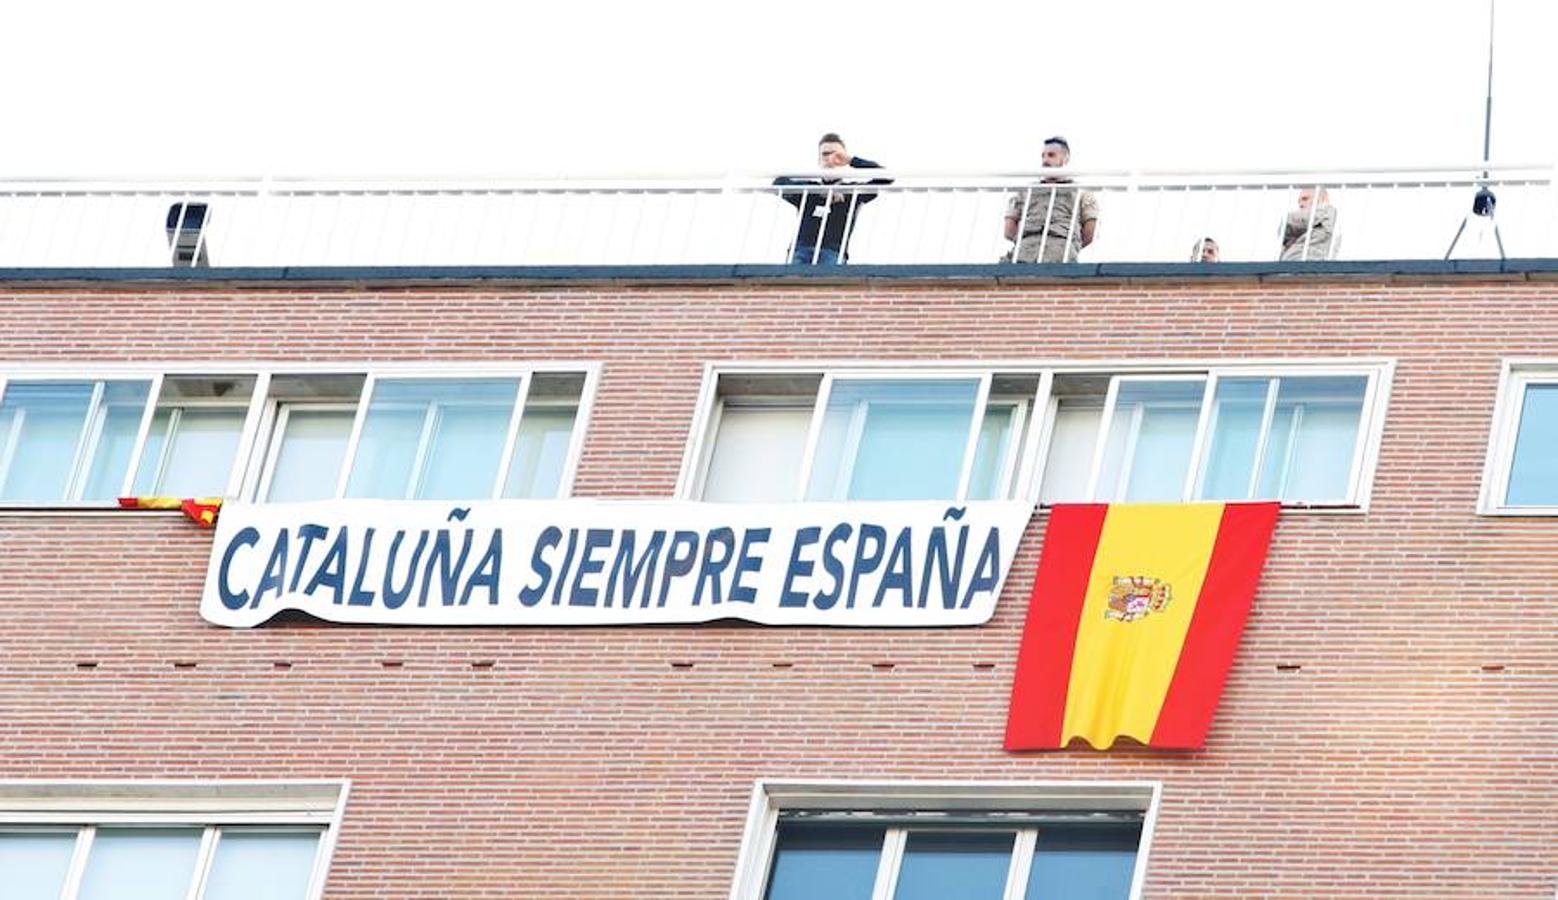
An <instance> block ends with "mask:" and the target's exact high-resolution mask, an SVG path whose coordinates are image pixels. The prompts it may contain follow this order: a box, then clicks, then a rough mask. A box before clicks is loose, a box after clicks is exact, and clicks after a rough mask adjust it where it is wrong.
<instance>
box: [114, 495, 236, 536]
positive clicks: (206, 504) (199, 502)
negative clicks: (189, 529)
mask: <svg viewBox="0 0 1558 900" xmlns="http://www.w3.org/2000/svg"><path fill="white" fill-rule="evenodd" d="M119 508H120V509H181V510H183V511H184V515H186V516H189V518H190V520H191V521H193V522H194V523H195V524H196V525H199V526H200V527H201V528H211V527H214V526H215V525H216V516H217V513H219V512H221V510H222V498H221V497H183V498H179V497H120V498H119Z"/></svg>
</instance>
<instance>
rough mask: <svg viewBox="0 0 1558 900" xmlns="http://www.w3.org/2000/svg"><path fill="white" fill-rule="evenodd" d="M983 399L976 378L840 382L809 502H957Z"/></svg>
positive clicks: (826, 414)
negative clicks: (970, 436) (977, 406)
mask: <svg viewBox="0 0 1558 900" xmlns="http://www.w3.org/2000/svg"><path fill="white" fill-rule="evenodd" d="M978 395H979V382H978V381H977V380H976V379H972V378H968V379H951V380H934V381H932V380H903V381H885V380H884V381H855V380H851V381H839V382H835V383H834V385H833V391H832V395H831V396H830V397H829V398H828V406H827V409H826V410H825V411H824V414H823V422H822V431H821V434H820V435H819V437H818V439H817V449H816V457H815V461H814V462H813V465H812V476H811V485H810V487H809V489H808V490H807V494H806V495H807V497H808V498H809V499H812V500H842V499H851V500H943V499H950V498H953V497H955V496H956V495H957V488H958V476H959V475H961V474H962V467H963V454H964V451H965V449H966V447H967V442H968V433H969V428H970V427H972V424H973V418H974V404H975V402H976V401H977V400H978Z"/></svg>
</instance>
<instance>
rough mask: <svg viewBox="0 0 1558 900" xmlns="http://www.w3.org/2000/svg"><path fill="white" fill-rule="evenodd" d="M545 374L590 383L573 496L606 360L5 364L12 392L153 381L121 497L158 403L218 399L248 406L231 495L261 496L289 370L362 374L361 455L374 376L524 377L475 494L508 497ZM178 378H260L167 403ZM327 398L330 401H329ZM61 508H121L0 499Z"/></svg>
mask: <svg viewBox="0 0 1558 900" xmlns="http://www.w3.org/2000/svg"><path fill="white" fill-rule="evenodd" d="M542 374H548V375H550V374H570V375H582V376H583V377H584V387H583V390H582V392H581V394H580V397H579V403H578V413H577V415H576V417H575V420H574V428H573V432H572V435H571V437H570V440H569V445H568V451H567V457H566V460H565V462H564V464H563V472H562V477H561V481H560V484H559V488H558V499H567V498H569V497H572V496H573V487H574V479H575V475H576V474H577V471H578V464H579V457H580V455H581V453H582V451H583V449H584V439H585V432H586V431H587V430H588V428H589V423H590V418H591V412H592V410H593V408H594V403H595V396H596V393H597V391H598V388H599V384H600V374H601V364H600V363H598V362H566V361H565V362H550V361H548V362H542V363H507V362H494V363H458V364H448V363H433V362H429V363H421V362H417V363H396V364H389V365H386V364H384V363H371V362H362V361H352V360H348V361H342V362H327V363H306V364H299V363H274V362H258V363H257V362H193V363H189V362H177V363H99V364H80V363H71V364H64V365H61V364H53V363H17V364H5V365H0V398H3V397H4V396H5V393H4V392H5V388H6V385H7V384H9V383H10V382H12V381H18V382H30V381H79V382H108V381H134V380H140V381H149V382H150V385H149V387H148V393H147V400H146V407H145V409H144V410H143V412H142V415H141V421H140V427H139V431H138V432H137V434H136V439H135V447H134V449H133V450H132V451H131V453H130V459H129V462H128V464H127V466H126V469H125V475H124V480H123V481H122V482H121V485H120V489H119V496H121V497H123V496H129V494H130V492H131V491H132V490H133V488H134V483H135V476H136V473H137V472H138V471H139V469H140V465H141V458H142V456H143V455H144V453H145V449H146V439H147V437H148V435H149V433H150V430H151V423H152V420H153V417H154V416H155V415H156V412H157V410H158V409H159V408H162V407H164V406H168V405H174V406H198V405H218V406H225V407H237V406H243V405H247V413H246V414H245V419H244V424H243V429H242V431H241V432H240V435H239V443H238V450H237V452H236V453H235V454H234V456H233V464H232V468H231V469H230V470H229V472H228V478H227V488H226V491H225V492H224V494H223V496H224V497H226V498H229V499H232V498H243V499H247V500H254V499H255V498H256V497H258V496H260V494H259V493H258V491H259V486H260V483H261V482H262V481H267V482H268V478H269V474H270V473H269V468H268V466H269V465H270V464H271V463H272V462H273V458H272V455H271V452H270V444H271V443H273V439H274V426H275V420H276V415H275V405H276V402H277V401H276V399H275V398H272V397H271V396H270V382H271V380H272V378H273V377H276V376H284V375H285V376H298V375H319V376H329V375H362V376H363V390H362V392H361V393H360V394H359V395H358V396H357V398H356V399H355V400H353V401H350V402H351V404H352V405H354V406H355V407H356V408H357V413H356V415H355V417H354V419H353V423H352V435H351V441H352V443H351V444H350V445H349V446H348V453H349V454H351V455H355V452H356V440H357V436H358V434H359V432H360V428H361V419H362V415H363V410H365V409H366V406H365V404H366V400H367V398H368V397H369V396H370V393H369V388H370V385H371V383H372V382H373V381H374V380H375V379H378V380H384V379H390V378H413V379H424V380H425V379H446V378H447V379H462V378H513V379H517V380H519V381H520V382H521V384H520V391H519V393H518V395H517V397H516V400H515V406H514V413H513V415H512V416H511V418H510V421H509V423H508V433H507V435H506V443H505V446H504V454H503V457H502V459H501V460H500V461H499V463H500V465H499V473H498V475H497V478H496V480H495V484H494V487H493V491H492V493H491V494H490V495H489V497H472V498H470V499H472V500H480V499H491V498H497V497H501V496H502V491H503V487H504V479H505V478H506V476H507V474H508V468H507V467H508V465H509V463H510V462H511V461H512V458H513V457H512V454H513V450H514V446H515V443H516V437H517V434H518V425H519V419H520V417H521V416H522V415H523V411H524V404H525V401H526V395H527V393H528V388H529V385H530V381H531V378H532V377H533V376H535V375H542ZM177 377H213V378H221V377H253V378H254V379H255V384H254V392H253V393H252V394H251V395H250V396H249V398H248V400H247V401H229V400H215V401H207V400H192V401H179V402H177V403H166V404H165V403H163V402H162V388H163V382H164V381H165V379H167V378H177ZM97 393H100V391H99V392H95V394H94V396H96V394H97ZM283 402H289V401H283ZM300 402H307V401H300ZM324 402H326V403H328V402H329V401H324ZM97 417H100V412H99V411H98V410H97V409H96V408H95V407H94V409H93V410H92V411H91V412H90V413H89V420H88V422H87V428H85V429H83V433H82V441H83V442H85V441H87V440H88V439H89V438H92V439H93V440H95V431H94V425H93V421H92V419H93V418H97ZM5 437H6V436H5V435H0V453H4V452H5V445H4V439H5ZM88 463H90V458H89V457H87V458H85V459H84V458H83V457H82V453H81V449H80V448H78V453H77V460H76V461H75V463H74V467H73V470H72V475H71V482H70V490H71V496H72V497H79V496H80V492H81V488H82V485H83V484H84V473H85V472H86V468H85V466H86V465H87V464H88ZM350 471H351V470H350V457H348V459H347V460H345V461H344V463H343V467H342V471H341V472H340V473H337V474H338V479H337V492H336V496H337V497H339V496H341V490H342V488H343V486H344V484H345V479H346V476H347V475H348V474H349V473H350ZM58 509H69V510H73V511H81V512H95V511H103V510H116V511H117V509H118V507H117V504H116V503H115V502H113V501H82V500H79V499H65V500H50V501H38V502H31V501H29V502H21V503H11V502H7V503H0V514H6V515H11V514H31V513H32V512H34V511H48V510H58ZM144 512H146V513H147V514H165V515H175V514H177V511H174V512H171V513H159V512H157V511H144Z"/></svg>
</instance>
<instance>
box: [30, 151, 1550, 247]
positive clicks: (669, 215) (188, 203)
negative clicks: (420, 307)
mask: <svg viewBox="0 0 1558 900" xmlns="http://www.w3.org/2000/svg"><path fill="white" fill-rule="evenodd" d="M831 174H833V175H835V176H838V175H842V177H843V180H842V181H840V182H836V183H830V184H827V185H814V186H809V187H795V186H791V187H776V186H774V184H773V178H772V176H768V175H764V176H754V175H723V176H712V177H689V178H664V177H652V176H645V177H635V178H612V179H567V180H538V179H531V180H523V179H520V180H516V179H478V180H442V181H440V180H427V179H392V180H386V179H372V180H369V179H345V180H343V179H332V180H311V179H293V178H226V179H215V180H200V181H183V180H178V181H175V180H165V181H149V180H136V181H125V180H104V179H46V180H45V179H36V180H10V181H0V270H3V269H14V268H121V267H126V268H141V267H153V268H155V267H171V266H175V265H190V264H195V263H196V262H197V261H199V260H201V259H202V258H203V259H204V260H206V261H208V262H209V264H210V265H212V266H218V267H224V268H225V267H277V266H353V267H357V266H595V265H687V264H764V263H783V262H788V261H789V260H790V259H791V251H792V248H793V246H794V241H795V237H796V233H797V231H796V228H797V221H798V214H797V209H796V207H795V206H793V205H791V204H790V203H786V202H784V200H783V196H782V195H783V194H785V193H792V194H794V193H801V194H804V195H807V196H814V195H817V194H820V193H822V192H825V191H832V192H834V193H835V194H839V195H842V196H843V197H844V198H846V202H845V203H843V204H841V205H835V206H830V207H828V210H829V211H827V212H824V213H822V214H821V215H820V216H819V218H820V219H822V220H823V221H821V222H819V223H818V224H819V225H822V226H824V227H825V226H826V221H827V219H828V217H831V216H833V215H836V212H835V211H837V210H843V214H844V215H845V216H846V219H847V222H846V224H847V230H849V231H851V232H852V239H851V240H850V243H849V261H850V262H851V263H853V264H886V265H904V264H935V263H994V262H996V261H997V260H999V259H1000V258H1002V257H1003V256H1004V255H1005V254H1007V253H1008V252H1009V251H1010V250H1011V243H1010V242H1009V241H1007V240H1006V239H1005V238H1004V237H1003V227H1004V219H1005V213H1006V209H1007V205H1008V202H1009V199H1010V198H1011V197H1013V196H1017V197H1020V198H1023V199H1028V198H1031V197H1033V196H1034V195H1035V194H1039V195H1043V194H1044V191H1045V185H1044V183H1043V182H1041V179H1045V178H1057V177H1069V178H1071V179H1072V180H1073V181H1072V182H1071V184H1072V185H1074V186H1075V187H1077V188H1079V189H1081V190H1085V191H1091V192H1094V193H1095V195H1096V198H1097V201H1098V205H1099V210H1100V211H1099V216H1098V221H1097V225H1096V239H1095V240H1094V242H1093V243H1092V244H1091V245H1089V246H1088V247H1086V248H1085V249H1084V250H1082V251H1081V253H1080V256H1079V258H1078V259H1079V261H1080V262H1084V263H1096V262H1138V261H1139V262H1182V261H1186V260H1188V259H1189V257H1190V255H1191V252H1192V250H1193V248H1194V246H1195V244H1196V242H1197V241H1198V240H1199V239H1201V238H1203V237H1211V238H1214V239H1215V240H1216V241H1217V242H1218V244H1219V245H1220V248H1221V258H1222V260H1223V261H1272V260H1276V259H1277V258H1278V257H1279V255H1280V252H1281V248H1282V242H1281V239H1280V234H1279V233H1280V231H1281V228H1282V225H1283V222H1284V218H1285V216H1286V215H1287V213H1288V212H1289V211H1291V210H1292V209H1293V208H1294V207H1295V203H1296V200H1297V195H1298V192H1299V191H1300V190H1301V189H1304V188H1309V189H1313V190H1324V191H1326V192H1327V193H1328V195H1329V200H1330V204H1331V206H1333V207H1334V209H1335V217H1336V221H1335V235H1334V237H1333V239H1332V241H1331V243H1330V244H1329V246H1328V247H1327V249H1326V253H1325V255H1327V256H1328V257H1329V258H1332V259H1344V260H1400V259H1441V258H1443V257H1444V256H1445V253H1446V250H1447V248H1448V247H1449V245H1450V243H1451V240H1452V238H1453V237H1454V236H1455V234H1456V232H1457V229H1458V227H1459V226H1460V225H1461V223H1462V222H1463V220H1466V219H1467V218H1468V213H1470V211H1471V205H1472V198H1473V195H1474V193H1475V192H1476V191H1477V189H1478V188H1479V187H1481V186H1486V187H1488V188H1489V189H1491V190H1492V191H1493V192H1494V193H1495V194H1496V196H1497V206H1496V209H1495V215H1494V216H1493V217H1483V216H1471V217H1470V220H1469V223H1468V226H1467V229H1466V234H1464V235H1463V236H1462V237H1461V240H1460V242H1459V244H1458V245H1457V248H1456V254H1455V255H1456V257H1457V258H1460V257H1480V258H1487V257H1494V258H1496V257H1497V256H1498V255H1499V249H1498V245H1497V243H1496V242H1495V240H1494V236H1493V229H1492V228H1491V225H1492V224H1493V223H1494V222H1496V223H1497V225H1498V232H1499V234H1500V236H1501V237H1502V242H1503V249H1504V253H1505V255H1507V256H1509V257H1512V258H1518V257H1548V258H1551V257H1558V182H1555V178H1554V176H1555V169H1554V167H1552V166H1545V165H1544V166H1531V165H1527V166H1491V167H1488V168H1486V169H1484V168H1483V167H1482V166H1480V165H1470V166H1437V167H1416V168H1393V169H1347V170H1336V169H1332V170H1324V171H1321V170H1307V171H1305V170H1279V169H1264V170H1245V171H1236V172H1227V171H1224V172H1195V171H1157V172H1145V171H1143V172H1126V171H1097V170H1092V171H1088V170H1081V169H1070V170H1059V169H1049V170H1044V171H1041V172H1022V173H999V174H988V175H946V174H935V173H915V172H905V171H889V170H875V169H872V170H850V171H846V172H835V173H831ZM798 175H799V176H800V177H808V178H813V179H815V178H817V177H818V175H819V173H817V172H806V173H798ZM880 178H892V179H893V183H891V184H882V185H863V182H864V181H865V180H866V179H880ZM872 194H874V195H876V196H875V197H874V200H872V201H870V202H861V201H862V200H863V199H864V198H865V196H866V195H872ZM803 199H804V198H803ZM202 205H203V209H202ZM170 210H172V216H171V218H170ZM1054 224H1055V227H1052V228H1051V229H1050V231H1051V232H1053V231H1054V230H1055V228H1059V229H1062V231H1061V233H1064V229H1066V228H1067V227H1068V226H1067V225H1062V224H1059V223H1054ZM197 226H199V227H197ZM1069 227H1071V228H1075V227H1077V225H1076V224H1075V223H1072V224H1070V226H1069ZM1062 239H1063V238H1062ZM1315 255H1319V254H1315Z"/></svg>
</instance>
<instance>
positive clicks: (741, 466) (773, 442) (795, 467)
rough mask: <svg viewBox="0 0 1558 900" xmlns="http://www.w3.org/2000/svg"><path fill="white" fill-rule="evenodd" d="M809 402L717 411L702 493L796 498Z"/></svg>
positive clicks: (742, 499)
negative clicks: (798, 405)
mask: <svg viewBox="0 0 1558 900" xmlns="http://www.w3.org/2000/svg"><path fill="white" fill-rule="evenodd" d="M811 416H812V409H811V407H809V406H807V407H771V406H734V405H731V404H728V403H727V404H726V405H725V408H724V409H723V410H721V412H720V420H719V431H718V433H716V434H715V436H714V449H713V451H712V452H711V455H710V457H709V470H708V473H707V474H706V475H705V476H704V479H703V499H705V500H716V501H721V502H730V503H759V502H764V501H784V500H794V499H795V486H796V481H797V480H798V479H799V478H800V472H801V457H802V456H804V455H805V452H806V430H807V428H809V427H810V426H811Z"/></svg>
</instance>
